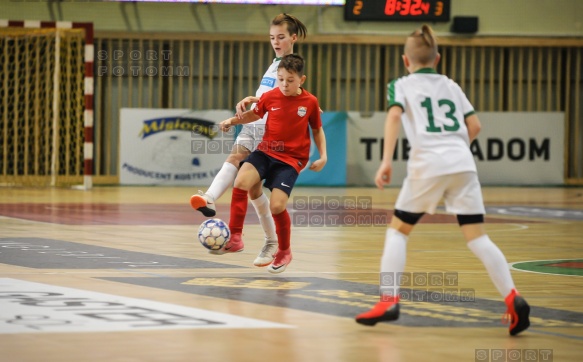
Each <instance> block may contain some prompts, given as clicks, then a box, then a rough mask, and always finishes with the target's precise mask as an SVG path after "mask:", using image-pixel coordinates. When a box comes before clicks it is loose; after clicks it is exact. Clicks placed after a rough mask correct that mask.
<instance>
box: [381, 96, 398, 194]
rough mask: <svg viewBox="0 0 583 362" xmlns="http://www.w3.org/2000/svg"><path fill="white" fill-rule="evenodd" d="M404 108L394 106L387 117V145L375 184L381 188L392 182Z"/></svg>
mask: <svg viewBox="0 0 583 362" xmlns="http://www.w3.org/2000/svg"><path fill="white" fill-rule="evenodd" d="M402 114H403V109H402V108H401V107H399V106H393V107H391V108H390V109H389V112H388V113H387V118H386V119H385V133H384V135H385V145H384V150H383V161H382V162H381V165H380V166H379V169H378V170H377V174H376V176H375V184H376V185H377V187H378V188H379V189H382V188H383V186H384V185H388V184H389V183H391V173H392V171H393V153H394V152H395V145H396V144H397V137H398V136H399V130H400V129H401V115H402Z"/></svg>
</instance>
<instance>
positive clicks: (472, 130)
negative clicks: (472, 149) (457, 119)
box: [465, 113, 482, 143]
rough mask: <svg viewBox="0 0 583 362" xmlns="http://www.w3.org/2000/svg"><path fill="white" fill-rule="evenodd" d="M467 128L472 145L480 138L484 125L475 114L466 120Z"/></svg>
mask: <svg viewBox="0 0 583 362" xmlns="http://www.w3.org/2000/svg"><path fill="white" fill-rule="evenodd" d="M465 122H466V126H467V127H468V136H470V143H472V142H473V141H474V140H475V139H476V137H478V133H480V130H481V129H482V124H481V123H480V119H479V118H478V116H477V115H476V114H475V113H474V114H471V115H469V116H467V117H466V118H465Z"/></svg>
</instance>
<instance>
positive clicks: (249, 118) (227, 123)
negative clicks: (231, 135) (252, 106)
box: [219, 110, 261, 132]
mask: <svg viewBox="0 0 583 362" xmlns="http://www.w3.org/2000/svg"><path fill="white" fill-rule="evenodd" d="M259 118H261V117H259V116H258V115H257V114H255V112H254V111H252V110H250V111H246V112H244V113H243V114H242V115H241V118H237V116H235V117H231V118H227V119H225V120H224V121H222V122H221V123H219V126H220V127H221V131H223V132H225V131H228V130H229V128H231V126H234V125H237V124H246V123H251V122H253V121H256V120H258V119H259Z"/></svg>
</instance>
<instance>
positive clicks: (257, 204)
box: [251, 193, 277, 241]
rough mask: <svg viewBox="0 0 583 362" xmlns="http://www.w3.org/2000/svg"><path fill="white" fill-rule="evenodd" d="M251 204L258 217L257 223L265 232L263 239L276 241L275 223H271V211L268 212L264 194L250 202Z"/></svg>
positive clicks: (267, 200)
mask: <svg viewBox="0 0 583 362" xmlns="http://www.w3.org/2000/svg"><path fill="white" fill-rule="evenodd" d="M251 204H252V205H253V207H254V208H255V212H257V216H258V217H259V223H260V224H261V227H262V228H263V231H264V232H265V237H266V238H267V240H269V241H277V234H276V232H275V222H274V221H273V216H272V215H271V210H269V199H268V198H267V195H265V193H262V194H261V196H259V197H258V198H256V199H255V200H251Z"/></svg>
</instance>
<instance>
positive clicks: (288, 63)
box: [277, 54, 304, 77]
mask: <svg viewBox="0 0 583 362" xmlns="http://www.w3.org/2000/svg"><path fill="white" fill-rule="evenodd" d="M280 68H283V69H285V70H287V71H288V72H290V73H296V74H297V75H299V76H300V77H301V76H303V75H304V58H302V57H301V55H298V54H288V55H286V56H284V57H283V58H282V59H281V61H280V62H279V66H278V67H277V69H280Z"/></svg>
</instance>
